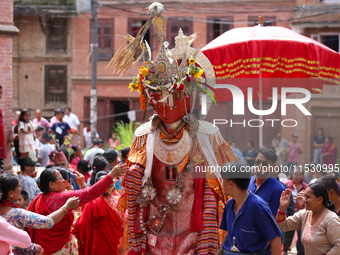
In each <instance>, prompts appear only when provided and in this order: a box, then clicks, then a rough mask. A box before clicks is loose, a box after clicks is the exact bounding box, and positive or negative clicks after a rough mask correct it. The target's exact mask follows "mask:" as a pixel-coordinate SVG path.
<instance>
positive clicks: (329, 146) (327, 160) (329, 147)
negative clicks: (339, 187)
mask: <svg viewBox="0 0 340 255" xmlns="http://www.w3.org/2000/svg"><path fill="white" fill-rule="evenodd" d="M336 154H337V150H336V147H335V145H334V144H333V143H332V138H331V137H330V136H326V139H325V143H324V145H323V147H322V151H321V155H322V164H326V165H327V167H329V165H332V166H333V167H334V165H335V160H336Z"/></svg>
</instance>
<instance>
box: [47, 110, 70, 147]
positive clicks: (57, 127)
mask: <svg viewBox="0 0 340 255" xmlns="http://www.w3.org/2000/svg"><path fill="white" fill-rule="evenodd" d="M55 113H56V117H57V120H58V121H57V122H55V123H54V124H53V126H52V128H51V130H52V133H53V134H55V139H56V141H57V140H58V144H59V146H61V145H62V144H63V143H64V138H65V136H68V135H69V134H70V129H71V128H70V126H69V125H68V124H67V123H66V122H64V121H63V118H64V111H63V110H61V109H57V110H56V112H55Z"/></svg>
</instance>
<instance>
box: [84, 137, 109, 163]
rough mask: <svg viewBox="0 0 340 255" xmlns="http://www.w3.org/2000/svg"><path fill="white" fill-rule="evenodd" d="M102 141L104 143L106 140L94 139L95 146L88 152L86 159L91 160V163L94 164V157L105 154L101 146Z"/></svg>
mask: <svg viewBox="0 0 340 255" xmlns="http://www.w3.org/2000/svg"><path fill="white" fill-rule="evenodd" d="M102 143H104V141H103V140H102V139H94V140H93V147H92V148H91V149H89V150H88V151H87V152H86V154H85V156H84V159H85V160H90V161H89V163H90V164H91V165H92V163H93V159H94V157H95V156H96V155H98V154H103V153H104V152H105V151H104V150H103V149H102V148H100V145H101V144H102Z"/></svg>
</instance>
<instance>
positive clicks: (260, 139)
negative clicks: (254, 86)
mask: <svg viewBox="0 0 340 255" xmlns="http://www.w3.org/2000/svg"><path fill="white" fill-rule="evenodd" d="M259 78H260V79H259V82H260V84H259V85H260V90H259V108H260V109H259V110H260V111H262V71H261V70H260V77H259ZM260 120H261V123H262V115H260ZM262 146H263V129H262V125H261V126H260V128H259V148H260V149H261V148H262Z"/></svg>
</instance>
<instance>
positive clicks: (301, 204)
mask: <svg viewBox="0 0 340 255" xmlns="http://www.w3.org/2000/svg"><path fill="white" fill-rule="evenodd" d="M296 202H297V204H298V209H302V208H304V207H305V204H306V196H305V191H304V190H303V191H301V192H299V194H298V195H297V197H296Z"/></svg>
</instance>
